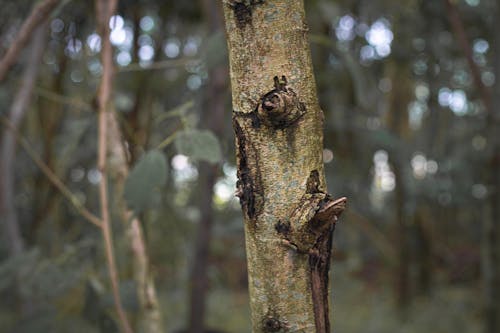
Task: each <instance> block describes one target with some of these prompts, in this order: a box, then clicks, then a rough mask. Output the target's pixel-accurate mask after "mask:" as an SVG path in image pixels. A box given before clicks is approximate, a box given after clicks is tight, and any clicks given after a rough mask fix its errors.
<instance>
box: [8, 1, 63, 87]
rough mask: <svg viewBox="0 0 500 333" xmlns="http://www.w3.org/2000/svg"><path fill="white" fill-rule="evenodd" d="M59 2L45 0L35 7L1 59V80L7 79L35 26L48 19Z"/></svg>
mask: <svg viewBox="0 0 500 333" xmlns="http://www.w3.org/2000/svg"><path fill="white" fill-rule="evenodd" d="M59 2H60V0H45V1H43V2H41V3H40V4H38V5H36V6H35V7H34V8H33V10H32V11H31V14H30V16H28V18H27V19H26V20H25V21H24V23H23V25H22V26H21V29H20V30H19V33H18V34H17V37H16V40H15V41H14V42H13V43H12V44H11V46H10V47H9V49H8V50H7V52H6V53H5V55H4V57H3V58H2V60H0V82H2V81H3V80H4V79H5V77H6V75H7V72H8V71H9V69H10V67H12V65H13V64H14V63H15V62H16V60H17V59H18V56H19V53H20V52H21V50H22V49H23V47H24V46H25V45H26V43H27V41H28V40H29V38H30V37H31V35H32V33H33V31H34V30H35V28H36V27H37V26H38V25H40V24H41V23H42V22H43V21H45V20H46V19H47V17H48V16H49V14H50V13H51V12H52V10H53V9H54V8H55V7H56V6H57V4H58V3H59Z"/></svg>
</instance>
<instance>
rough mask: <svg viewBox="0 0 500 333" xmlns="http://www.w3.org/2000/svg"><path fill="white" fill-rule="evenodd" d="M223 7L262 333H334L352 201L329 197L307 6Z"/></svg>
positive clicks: (284, 2) (298, 2)
mask: <svg viewBox="0 0 500 333" xmlns="http://www.w3.org/2000/svg"><path fill="white" fill-rule="evenodd" d="M223 6H224V16H225V22H226V31H227V37H228V46H229V59H230V70H231V85H232V98H233V127H234V131H235V134H236V149H237V164H238V165H237V166H238V183H237V186H238V188H237V190H236V194H237V195H238V196H239V197H240V202H241V205H242V209H243V214H244V219H245V237H246V251H247V261H248V274H249V291H250V302H251V310H252V326H253V332H330V324H329V320H328V313H329V311H328V269H329V262H330V251H331V244H332V238H331V237H332V232H333V227H334V225H335V221H336V219H337V217H338V215H340V213H341V212H342V210H343V208H344V206H345V201H346V200H345V198H341V199H339V200H335V201H333V200H332V199H331V197H330V196H328V195H327V194H326V184H325V179H324V171H323V161H322V149H323V135H322V126H323V114H322V111H321V109H320V107H319V105H318V100H317V96H316V87H315V81H314V77H313V72H312V64H311V59H310V52H309V45H308V40H307V30H308V29H307V24H306V21H305V14H304V5H303V1H302V0H275V1H255V0H244V1H243V0H240V1H223Z"/></svg>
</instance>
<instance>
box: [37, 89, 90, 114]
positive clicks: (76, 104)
mask: <svg viewBox="0 0 500 333" xmlns="http://www.w3.org/2000/svg"><path fill="white" fill-rule="evenodd" d="M33 91H34V93H36V94H37V95H38V96H40V97H43V98H45V99H48V100H50V101H53V102H56V103H59V104H63V105H68V106H71V107H73V108H75V109H78V110H81V111H85V112H90V111H93V110H94V109H93V108H92V106H91V105H90V104H87V103H85V102H83V101H80V100H78V99H76V98H72V97H68V96H64V95H60V94H56V93H55V92H53V91H50V90H48V89H44V88H40V87H35V88H33Z"/></svg>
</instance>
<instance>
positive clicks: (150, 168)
mask: <svg viewBox="0 0 500 333" xmlns="http://www.w3.org/2000/svg"><path fill="white" fill-rule="evenodd" d="M166 181H167V160H166V158H165V155H164V154H163V153H162V152H160V151H158V150H151V151H149V152H147V153H146V154H144V156H143V157H142V158H141V159H140V160H139V162H137V164H136V165H135V166H134V168H133V169H132V171H131V172H130V174H129V176H128V178H127V180H126V182H125V192H124V196H125V200H126V201H127V203H128V205H129V207H131V208H132V209H133V210H134V211H135V212H137V213H138V212H142V211H144V210H145V209H146V208H148V207H149V206H150V204H151V201H152V199H153V195H154V191H155V190H157V189H158V187H160V186H162V185H165V182H166Z"/></svg>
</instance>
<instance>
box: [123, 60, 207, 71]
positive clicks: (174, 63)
mask: <svg viewBox="0 0 500 333" xmlns="http://www.w3.org/2000/svg"><path fill="white" fill-rule="evenodd" d="M199 63H200V60H199V59H177V60H163V61H157V62H153V63H150V64H147V65H142V64H137V63H135V64H130V65H128V66H126V67H121V68H119V69H118V71H117V72H118V73H127V72H138V71H151V70H156V69H165V68H174V67H181V66H184V65H187V64H199Z"/></svg>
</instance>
